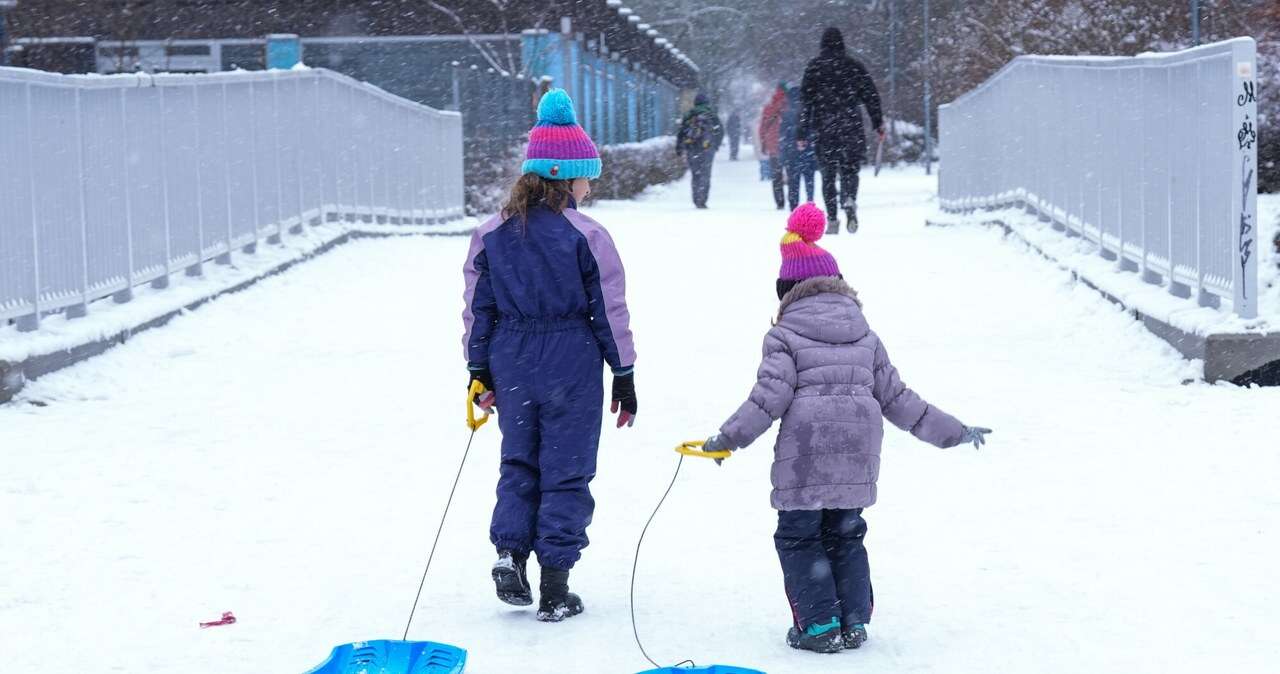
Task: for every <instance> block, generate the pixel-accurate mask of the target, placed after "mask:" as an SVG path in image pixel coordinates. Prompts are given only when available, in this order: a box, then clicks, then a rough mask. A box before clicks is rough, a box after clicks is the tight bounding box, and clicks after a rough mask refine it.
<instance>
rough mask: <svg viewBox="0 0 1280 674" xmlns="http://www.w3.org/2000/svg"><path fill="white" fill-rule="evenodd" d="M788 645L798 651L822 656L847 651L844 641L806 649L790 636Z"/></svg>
mask: <svg viewBox="0 0 1280 674" xmlns="http://www.w3.org/2000/svg"><path fill="white" fill-rule="evenodd" d="M787 645H788V646H790V647H792V648H794V649H796V650H797V651H808V652H809V653H821V654H822V655H831V654H832V653H840V652H842V651H844V650H845V646H844V640H843V639H841V640H839V641H836V642H834V643H828V644H827V645H825V646H821V647H819V648H805V647H804V646H801V645H800V642H799V641H792V640H791V638H790V635H788V637H787Z"/></svg>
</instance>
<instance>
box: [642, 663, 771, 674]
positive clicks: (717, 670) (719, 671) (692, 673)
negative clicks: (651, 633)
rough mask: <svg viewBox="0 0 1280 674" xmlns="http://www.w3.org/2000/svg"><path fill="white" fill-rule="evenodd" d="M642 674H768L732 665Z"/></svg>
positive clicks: (649, 671) (647, 670) (667, 669)
mask: <svg viewBox="0 0 1280 674" xmlns="http://www.w3.org/2000/svg"><path fill="white" fill-rule="evenodd" d="M640 674H766V673H765V672H762V671H760V670H758V669H747V668H746V667H732V666H730V665H710V666H707V667H660V668H658V669H646V670H645V671H643V672H640Z"/></svg>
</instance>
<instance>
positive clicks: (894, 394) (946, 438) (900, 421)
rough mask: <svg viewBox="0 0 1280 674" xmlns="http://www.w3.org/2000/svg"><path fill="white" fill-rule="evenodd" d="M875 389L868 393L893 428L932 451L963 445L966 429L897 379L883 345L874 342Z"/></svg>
mask: <svg viewBox="0 0 1280 674" xmlns="http://www.w3.org/2000/svg"><path fill="white" fill-rule="evenodd" d="M876 341H877V344H876V357H875V386H874V387H873V389H872V393H873V394H874V395H875V397H876V401H878V402H879V403H880V410H881V412H882V413H883V414H884V418H886V419H888V420H889V421H890V422H892V423H893V425H894V426H897V427H898V428H901V429H902V430H904V431H907V432H908V433H910V434H912V435H914V436H916V437H917V438H919V439H921V440H924V441H925V442H927V443H929V444H931V445H934V446H936V447H943V448H946V447H954V446H956V445H958V444H960V443H961V442H964V441H965V440H966V439H967V438H968V435H969V431H968V429H967V428H966V427H965V425H964V424H962V423H960V421H959V420H957V419H956V418H955V417H953V416H951V415H950V414H947V413H946V412H943V411H942V410H940V409H938V408H936V407H934V406H933V405H930V404H929V403H927V402H925V401H924V399H922V398H921V397H920V396H919V395H917V394H916V392H915V391H912V390H911V389H910V388H907V385H906V384H903V383H902V379H900V378H899V377H898V369H897V368H895V367H894V366H893V363H892V362H890V360H889V353H888V352H887V351H885V348H884V343H883V342H880V341H879V340H876Z"/></svg>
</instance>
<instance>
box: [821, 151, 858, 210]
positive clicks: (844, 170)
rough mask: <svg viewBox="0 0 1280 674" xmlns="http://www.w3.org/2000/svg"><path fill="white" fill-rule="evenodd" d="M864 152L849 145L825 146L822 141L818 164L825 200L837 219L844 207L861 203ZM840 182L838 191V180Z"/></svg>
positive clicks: (828, 208)
mask: <svg viewBox="0 0 1280 674" xmlns="http://www.w3.org/2000/svg"><path fill="white" fill-rule="evenodd" d="M862 159H863V152H862V151H860V150H859V148H856V147H854V146H853V145H852V144H850V143H847V142H840V141H837V142H834V143H823V142H822V141H818V165H819V167H820V168H821V169H822V200H823V201H824V202H825V203H826V207H827V217H828V218H834V217H836V214H837V213H838V212H839V210H838V209H840V208H848V207H849V206H852V205H853V204H854V203H856V202H857V201H858V170H859V169H860V168H861V167H862ZM837 179H838V180H839V181H840V187H839V189H836V180H837Z"/></svg>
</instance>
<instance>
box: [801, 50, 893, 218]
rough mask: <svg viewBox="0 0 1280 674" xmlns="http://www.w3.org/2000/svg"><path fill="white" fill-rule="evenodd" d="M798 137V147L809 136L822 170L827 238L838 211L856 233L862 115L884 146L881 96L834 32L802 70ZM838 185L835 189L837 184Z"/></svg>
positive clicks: (864, 147)
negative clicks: (864, 113)
mask: <svg viewBox="0 0 1280 674" xmlns="http://www.w3.org/2000/svg"><path fill="white" fill-rule="evenodd" d="M800 102H801V108H800V132H799V138H800V139H799V140H798V141H797V144H798V147H800V148H802V149H803V148H804V147H805V146H807V145H808V141H807V140H805V139H807V138H809V137H810V134H812V135H813V137H814V141H815V143H816V145H817V157H818V164H819V166H820V167H821V168H822V199H823V201H824V202H826V206H827V233H828V234H836V233H838V232H839V231H840V219H839V217H838V216H837V215H836V212H837V209H838V208H843V209H844V212H845V219H846V222H847V226H848V229H849V232H850V233H852V232H856V231H858V169H859V168H860V167H861V166H862V162H863V161H864V160H865V159H866V156H867V139H866V135H865V133H864V132H863V130H862V110H861V107H863V106H865V107H866V108H867V114H869V115H870V116H871V125H872V127H873V128H874V129H875V130H876V133H877V134H879V136H880V140H881V142H883V141H884V119H883V117H882V115H881V112H880V94H879V92H877V91H876V84H875V82H874V81H872V79H871V75H870V74H869V73H868V72H867V69H866V67H865V66H863V65H862V64H861V63H860V62H858V61H857V60H856V59H854V58H853V57H851V56H849V53H848V51H847V50H846V49H845V46H844V36H843V35H842V34H841V33H840V29H838V28H834V27H832V28H828V29H827V30H826V32H824V33H823V34H822V47H821V50H820V51H819V53H818V56H817V57H816V58H814V59H813V60H812V61H809V65H808V66H807V67H805V69H804V79H803V80H802V81H801V84H800ZM837 181H839V189H837V187H836V184H837Z"/></svg>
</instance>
